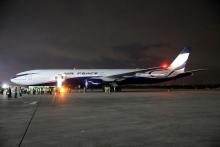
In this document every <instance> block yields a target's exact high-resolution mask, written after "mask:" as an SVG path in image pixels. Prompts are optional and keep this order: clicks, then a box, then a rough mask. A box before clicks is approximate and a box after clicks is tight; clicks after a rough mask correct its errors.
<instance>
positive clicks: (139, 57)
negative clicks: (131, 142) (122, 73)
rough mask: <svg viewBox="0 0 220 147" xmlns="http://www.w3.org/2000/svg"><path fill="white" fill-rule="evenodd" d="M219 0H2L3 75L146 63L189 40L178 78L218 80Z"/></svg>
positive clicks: (164, 58)
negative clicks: (185, 74) (185, 75)
mask: <svg viewBox="0 0 220 147" xmlns="http://www.w3.org/2000/svg"><path fill="white" fill-rule="evenodd" d="M219 14H220V3H219V1H218V0H196V1H195V0H194V1H193V0H188V1H187V0H186V1H177V0H166V1H164V0H163V1H162V0H160V1H159V0H151V1H150V0H99V1H97V0H95V1H92V0H74V1H70V0H59V1H58V0H14V1H12V0H5V1H4V0H1V1H0V81H8V80H9V79H10V77H12V76H13V75H14V74H16V73H18V72H21V71H25V70H31V69H45V68H49V69H50V68H70V69H71V68H147V67H152V66H158V65H160V64H161V63H170V62H171V61H172V60H173V59H174V58H175V57H176V56H177V54H178V53H179V51H180V49H181V48H183V47H184V46H190V47H192V52H191V54H190V59H189V62H188V64H187V70H190V69H196V68H207V69H208V71H205V72H201V73H198V74H196V75H195V76H194V77H189V78H186V79H183V80H177V81H176V82H177V84H183V83H184V84H185V83H186V84H195V83H196V84H219V83H220V76H219V75H220V66H219V65H220V62H219V58H220V57H219V55H220V51H219V47H220V42H219V41H220V17H219Z"/></svg>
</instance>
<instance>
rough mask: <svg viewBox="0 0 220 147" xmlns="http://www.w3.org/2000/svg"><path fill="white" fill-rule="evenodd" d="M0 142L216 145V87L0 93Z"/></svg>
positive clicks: (219, 131) (219, 129) (95, 146)
mask: <svg viewBox="0 0 220 147" xmlns="http://www.w3.org/2000/svg"><path fill="white" fill-rule="evenodd" d="M0 113H1V114H0V146H1V147H12V146H13V147H14V146H22V147H32V146H34V147H39V146H40V147H44V146H53V147H54V146H74V147H142V146H163V147H164V146H169V147H170V146H180V147H186V146H187V147H190V146H193V147H195V146H198V147H218V146H220V91H171V92H167V91H162V92H156V91H154V92H120V93H112V94H106V93H94V92H93V93H73V94H69V95H67V96H61V97H59V98H58V97H56V98H54V97H52V96H50V95H35V96H33V95H24V96H23V97H22V98H17V99H9V100H7V99H4V98H3V97H2V96H0Z"/></svg>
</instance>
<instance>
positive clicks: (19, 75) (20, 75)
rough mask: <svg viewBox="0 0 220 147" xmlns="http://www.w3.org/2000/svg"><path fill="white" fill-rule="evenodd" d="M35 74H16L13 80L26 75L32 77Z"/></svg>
mask: <svg viewBox="0 0 220 147" xmlns="http://www.w3.org/2000/svg"><path fill="white" fill-rule="evenodd" d="M33 74H37V73H25V74H17V75H16V76H15V77H14V78H18V77H22V76H27V75H33Z"/></svg>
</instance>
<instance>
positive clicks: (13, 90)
mask: <svg viewBox="0 0 220 147" xmlns="http://www.w3.org/2000/svg"><path fill="white" fill-rule="evenodd" d="M3 95H4V96H6V97H7V98H12V97H13V98H17V97H19V96H20V97H21V96H22V91H21V88H20V87H9V88H7V89H5V90H4V92H3Z"/></svg>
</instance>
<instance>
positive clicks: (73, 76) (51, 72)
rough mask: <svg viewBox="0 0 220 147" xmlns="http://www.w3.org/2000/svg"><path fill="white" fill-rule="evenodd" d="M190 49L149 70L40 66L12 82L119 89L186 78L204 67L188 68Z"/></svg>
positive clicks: (33, 84)
mask: <svg viewBox="0 0 220 147" xmlns="http://www.w3.org/2000/svg"><path fill="white" fill-rule="evenodd" d="M190 51H191V48H188V47H184V48H183V49H182V50H181V52H180V53H179V55H178V56H177V57H176V58H175V60H174V61H173V62H172V63H171V64H170V65H169V66H168V65H166V64H164V65H163V66H158V67H151V68H146V69H138V68H137V69H41V70H30V71H25V72H21V73H18V74H16V76H15V77H13V78H12V79H11V82H12V83H15V84H17V85H21V86H56V87H57V88H61V87H63V86H64V85H65V86H67V87H77V86H78V87H79V86H80V87H84V88H86V89H87V88H103V86H106V85H108V86H110V87H112V88H114V89H118V88H119V87H120V86H123V85H131V84H135V85H141V84H153V83H160V82H165V81H170V80H175V79H179V78H183V77H186V76H190V75H193V73H194V72H197V71H201V70H204V69H196V70H190V71H185V66H186V62H187V60H188V58H189V54H190Z"/></svg>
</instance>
